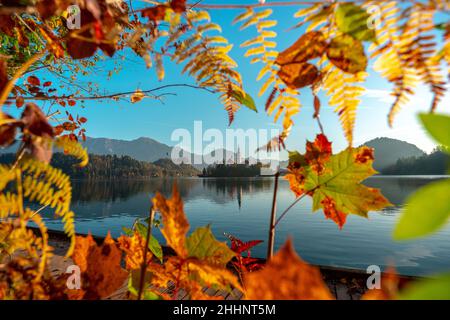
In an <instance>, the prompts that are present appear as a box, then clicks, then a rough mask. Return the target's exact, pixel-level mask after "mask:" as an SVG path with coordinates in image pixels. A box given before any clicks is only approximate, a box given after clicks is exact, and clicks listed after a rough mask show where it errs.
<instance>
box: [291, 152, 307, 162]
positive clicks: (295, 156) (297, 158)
mask: <svg viewBox="0 0 450 320" xmlns="http://www.w3.org/2000/svg"><path fill="white" fill-rule="evenodd" d="M288 155H289V164H291V163H295V162H297V163H298V164H299V165H306V161H305V156H304V155H302V154H300V152H298V151H288Z"/></svg>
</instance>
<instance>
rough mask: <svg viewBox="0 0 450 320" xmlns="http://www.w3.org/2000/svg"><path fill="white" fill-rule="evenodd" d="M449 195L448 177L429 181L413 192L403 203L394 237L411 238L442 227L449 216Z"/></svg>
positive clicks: (449, 180) (400, 238)
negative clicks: (403, 207) (403, 206)
mask: <svg viewBox="0 0 450 320" xmlns="http://www.w3.org/2000/svg"><path fill="white" fill-rule="evenodd" d="M449 195H450V179H446V180H442V181H438V182H433V183H430V184H428V185H426V186H425V187H422V188H421V189H419V190H418V191H417V192H415V193H414V194H413V195H412V196H410V197H409V198H408V199H407V201H406V203H405V209H404V210H403V213H402V215H401V217H400V221H399V222H398V223H397V225H396V227H395V230H394V239H396V240H406V239H412V238H416V237H420V236H424V235H427V234H430V233H433V232H435V231H437V230H439V229H440V228H442V227H443V226H444V225H445V223H446V222H447V221H448V219H449V216H450V201H448V199H449Z"/></svg>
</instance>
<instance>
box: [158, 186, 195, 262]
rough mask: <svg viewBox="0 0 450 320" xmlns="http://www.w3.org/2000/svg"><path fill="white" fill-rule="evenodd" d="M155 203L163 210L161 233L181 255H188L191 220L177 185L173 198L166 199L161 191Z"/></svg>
mask: <svg viewBox="0 0 450 320" xmlns="http://www.w3.org/2000/svg"><path fill="white" fill-rule="evenodd" d="M153 205H154V207H155V209H156V210H159V211H160V212H161V217H162V223H163V225H164V226H163V228H161V233H162V234H163V235H164V238H166V241H167V244H168V245H169V246H170V247H171V248H172V249H173V250H175V252H176V253H177V254H178V255H179V256H180V257H187V255H188V253H187V249H186V234H187V232H188V230H189V222H188V221H187V219H186V216H185V214H184V211H183V200H182V199H181V197H180V194H179V193H178V189H177V185H176V184H174V185H173V192H172V198H170V199H166V198H164V196H163V195H162V194H161V193H159V192H158V193H157V194H156V196H155V197H154V198H153Z"/></svg>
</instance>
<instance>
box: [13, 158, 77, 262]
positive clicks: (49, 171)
mask: <svg viewBox="0 0 450 320" xmlns="http://www.w3.org/2000/svg"><path fill="white" fill-rule="evenodd" d="M19 166H20V169H21V170H22V173H23V183H22V185H23V195H24V197H26V198H28V199H29V201H30V202H38V203H39V204H40V205H42V206H48V207H50V208H53V209H55V214H56V215H57V216H59V217H61V218H62V221H63V223H64V232H65V233H66V234H67V235H68V236H69V237H70V238H71V241H72V242H71V243H72V245H71V249H73V241H74V239H75V220H74V214H73V212H72V211H71V210H70V202H71V200H72V187H71V184H70V178H69V176H67V175H66V174H64V173H63V172H62V171H61V170H60V169H57V168H53V167H51V166H50V165H48V164H45V163H43V162H39V161H36V160H33V159H31V158H25V159H23V160H22V161H21V162H20V164H19ZM70 254H71V250H69V251H68V252H67V255H70Z"/></svg>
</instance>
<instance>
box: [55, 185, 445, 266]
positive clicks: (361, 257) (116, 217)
mask: <svg viewBox="0 0 450 320" xmlns="http://www.w3.org/2000/svg"><path fill="white" fill-rule="evenodd" d="M434 179H435V178H433V177H373V178H371V179H369V180H367V181H366V182H365V184H366V185H369V186H372V187H377V188H381V189H382V192H383V194H384V195H385V196H386V197H387V198H388V199H389V200H390V201H391V202H392V203H393V204H395V205H396V206H395V207H391V208H387V209H386V210H383V211H379V212H371V213H370V214H369V219H364V218H361V217H359V216H355V215H350V216H349V217H348V219H347V223H346V224H345V226H344V228H343V230H341V231H340V230H339V229H338V227H337V225H336V224H335V223H334V222H332V221H331V220H326V219H325V217H324V215H323V213H322V212H321V211H318V212H316V213H314V214H313V213H312V212H311V200H310V199H309V198H305V199H303V200H302V201H301V202H300V203H298V204H297V206H295V207H294V208H293V209H292V210H291V211H290V212H289V213H288V214H287V216H286V217H285V219H284V220H283V221H282V222H281V223H280V224H279V225H278V227H277V233H276V242H275V247H276V249H277V248H279V247H280V246H281V245H282V244H283V243H284V242H285V240H286V238H287V237H288V236H291V237H292V238H293V240H294V243H295V247H296V249H297V252H298V253H299V254H300V256H301V257H302V258H303V259H304V260H306V261H308V262H310V263H313V264H319V265H328V266H338V267H350V268H360V269H366V268H367V266H369V265H373V264H375V265H379V266H381V267H382V268H384V267H386V266H387V265H390V264H395V265H396V267H397V269H398V271H399V273H401V274H410V275H423V274H431V273H436V272H439V271H448V270H449V269H450V227H447V228H445V229H444V230H441V231H440V232H438V233H437V234H435V235H433V236H431V237H428V238H424V239H420V240H415V241H408V242H396V241H393V240H392V237H391V234H392V230H393V227H394V225H395V223H396V221H397V219H398V217H399V211H400V209H401V206H402V204H403V203H404V201H405V198H406V197H407V196H408V195H409V194H411V193H412V192H414V191H415V190H416V189H417V188H419V187H421V186H423V185H425V184H427V183H429V182H431V181H433V180H434ZM174 181H175V180H173V179H158V178H155V179H150V180H147V181H95V182H94V181H75V182H73V189H74V190H73V193H74V199H73V202H72V209H73V211H74V212H75V213H76V221H77V224H76V227H77V232H81V233H87V232H91V233H93V234H95V235H100V236H103V235H106V233H107V232H108V230H109V231H111V233H112V235H113V236H119V235H120V234H121V233H122V226H128V227H130V226H131V225H132V224H133V222H134V220H135V219H136V218H139V217H146V216H147V214H148V208H149V205H150V198H151V197H152V195H153V194H154V193H155V191H161V192H162V193H163V194H165V195H166V196H168V195H170V194H171V190H172V184H173V182H174ZM176 181H177V183H178V186H179V190H180V193H181V196H182V198H183V200H184V203H185V212H186V214H187V216H188V219H189V221H190V224H191V231H192V230H193V229H194V228H196V227H198V226H204V225H207V224H211V226H212V229H213V231H214V233H215V235H216V237H217V238H219V239H220V240H222V241H225V240H226V238H225V237H224V236H223V233H224V232H226V233H230V234H233V235H235V236H237V237H239V238H241V239H243V240H245V241H248V240H254V239H261V240H266V238H267V233H268V221H269V215H270V208H271V202H272V193H273V178H228V179H215V178H205V179H202V178H180V179H176ZM278 194H279V196H278V212H279V213H280V212H282V211H283V210H284V209H285V208H286V207H287V206H288V205H289V204H290V203H291V202H292V201H293V200H294V195H293V194H292V192H291V191H290V190H289V185H288V183H287V181H285V180H284V179H280V188H279V193H278ZM423 214H431V212H424V213H423ZM46 222H47V225H48V227H49V228H50V229H61V224H60V222H59V221H58V220H54V219H52V218H49V219H47V221H46ZM156 236H157V237H158V238H159V239H160V240H162V236H161V234H160V233H159V232H156ZM252 254H253V255H254V256H258V257H264V256H265V254H266V241H265V242H264V243H263V244H261V245H259V246H257V247H255V249H254V250H253V251H252Z"/></svg>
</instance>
